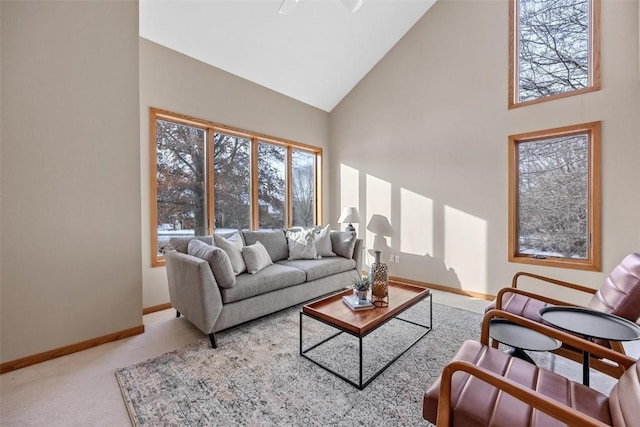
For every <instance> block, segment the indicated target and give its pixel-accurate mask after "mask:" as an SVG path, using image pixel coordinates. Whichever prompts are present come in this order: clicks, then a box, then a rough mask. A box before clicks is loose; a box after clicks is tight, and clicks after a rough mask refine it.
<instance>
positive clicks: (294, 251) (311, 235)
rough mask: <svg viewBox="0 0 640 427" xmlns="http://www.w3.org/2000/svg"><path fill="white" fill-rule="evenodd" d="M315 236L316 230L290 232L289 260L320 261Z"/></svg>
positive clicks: (288, 238)
mask: <svg viewBox="0 0 640 427" xmlns="http://www.w3.org/2000/svg"><path fill="white" fill-rule="evenodd" d="M315 235H316V230H315V229H314V228H309V229H307V230H302V231H288V232H287V245H288V246H289V257H288V258H287V259H289V260H294V259H318V252H317V251H316V237H315Z"/></svg>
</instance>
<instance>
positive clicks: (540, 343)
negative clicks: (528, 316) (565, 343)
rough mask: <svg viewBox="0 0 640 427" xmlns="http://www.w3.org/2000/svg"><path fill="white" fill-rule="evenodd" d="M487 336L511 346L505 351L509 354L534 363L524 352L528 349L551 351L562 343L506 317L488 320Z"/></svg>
mask: <svg viewBox="0 0 640 427" xmlns="http://www.w3.org/2000/svg"><path fill="white" fill-rule="evenodd" d="M489 336H490V337H491V338H493V339H494V340H496V341H498V342H501V343H502V344H505V345H508V346H509V347H511V350H509V351H508V352H507V353H509V354H510V355H511V356H514V357H517V358H519V359H522V360H525V361H527V362H529V363H532V364H534V365H535V364H536V363H535V362H534V361H533V359H531V357H530V356H529V355H528V354H527V353H525V350H529V351H551V350H555V349H557V348H560V346H561V345H562V343H561V342H560V341H558V340H557V339H554V338H551V337H548V336H546V335H544V334H541V333H540V332H537V331H534V330H532V329H528V328H526V327H525V326H521V325H518V324H517V323H513V322H511V321H510V320H507V319H491V321H490V322H489Z"/></svg>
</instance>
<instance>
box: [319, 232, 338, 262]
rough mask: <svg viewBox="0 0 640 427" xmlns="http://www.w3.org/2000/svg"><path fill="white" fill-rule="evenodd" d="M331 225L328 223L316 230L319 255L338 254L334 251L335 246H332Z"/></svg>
mask: <svg viewBox="0 0 640 427" xmlns="http://www.w3.org/2000/svg"><path fill="white" fill-rule="evenodd" d="M329 227H331V225H326V226H325V227H324V228H321V229H319V230H316V233H315V239H316V252H317V253H318V257H323V256H336V253H335V252H333V248H332V247H331V235H330V233H331V229H330V228H329Z"/></svg>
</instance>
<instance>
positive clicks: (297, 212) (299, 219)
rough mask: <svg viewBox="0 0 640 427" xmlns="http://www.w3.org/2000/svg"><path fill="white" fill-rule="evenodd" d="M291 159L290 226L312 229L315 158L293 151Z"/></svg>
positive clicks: (313, 221)
mask: <svg viewBox="0 0 640 427" xmlns="http://www.w3.org/2000/svg"><path fill="white" fill-rule="evenodd" d="M291 157H292V158H291V166H292V167H291V169H292V172H291V173H292V177H291V186H292V188H291V193H292V194H291V196H292V197H293V201H292V208H293V221H292V225H293V226H297V227H312V226H314V225H315V222H316V221H315V216H316V215H315V212H316V203H315V197H316V186H315V168H314V159H315V156H314V154H313V153H309V152H305V151H300V150H293V151H292V152H291Z"/></svg>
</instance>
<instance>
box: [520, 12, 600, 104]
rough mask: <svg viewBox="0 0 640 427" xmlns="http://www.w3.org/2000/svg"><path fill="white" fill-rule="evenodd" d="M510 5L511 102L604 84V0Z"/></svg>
mask: <svg viewBox="0 0 640 427" xmlns="http://www.w3.org/2000/svg"><path fill="white" fill-rule="evenodd" d="M509 7H510V10H509V31H510V37H509V108H514V107H519V106H523V105H528V104H533V103H537V102H541V101H547V100H551V99H556V98H561V97H565V96H571V95H577V94H580V93H585V92H590V91H594V90H598V89H600V65H599V62H600V47H599V40H600V34H599V32H600V0H510V3H509Z"/></svg>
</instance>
